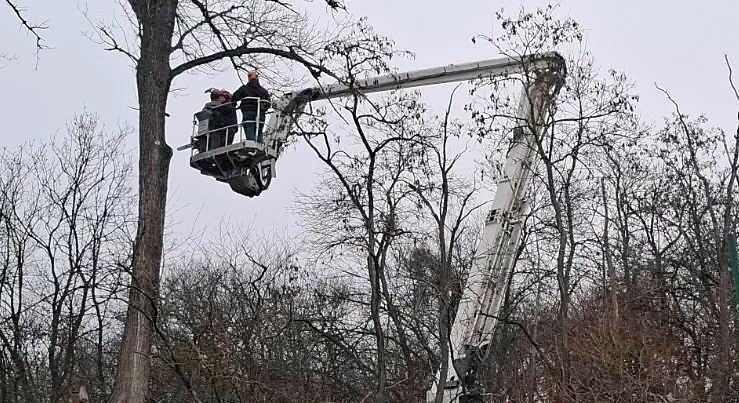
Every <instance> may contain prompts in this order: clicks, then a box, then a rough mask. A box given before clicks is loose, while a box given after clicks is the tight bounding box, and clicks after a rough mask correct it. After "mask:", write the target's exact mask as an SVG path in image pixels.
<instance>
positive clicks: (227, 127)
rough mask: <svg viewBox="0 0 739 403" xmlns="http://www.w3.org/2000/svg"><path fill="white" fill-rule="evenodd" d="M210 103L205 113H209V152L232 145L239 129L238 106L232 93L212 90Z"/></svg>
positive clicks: (206, 105) (205, 108)
mask: <svg viewBox="0 0 739 403" xmlns="http://www.w3.org/2000/svg"><path fill="white" fill-rule="evenodd" d="M208 92H210V102H208V103H207V104H205V106H204V107H203V111H207V112H209V122H208V132H209V139H208V150H212V149H214V148H218V147H223V146H225V145H229V144H231V142H232V141H233V138H234V134H235V133H236V129H237V117H236V104H235V103H234V102H233V101H232V100H231V93H229V92H228V91H226V90H221V89H216V88H211V89H210V90H208Z"/></svg>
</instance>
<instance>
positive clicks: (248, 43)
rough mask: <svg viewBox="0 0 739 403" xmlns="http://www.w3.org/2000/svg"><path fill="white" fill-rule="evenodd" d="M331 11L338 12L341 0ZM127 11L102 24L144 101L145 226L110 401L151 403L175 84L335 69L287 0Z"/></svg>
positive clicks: (174, 1) (142, 4) (162, 1)
mask: <svg viewBox="0 0 739 403" xmlns="http://www.w3.org/2000/svg"><path fill="white" fill-rule="evenodd" d="M327 4H328V5H329V6H330V7H332V8H337V7H340V4H339V3H337V2H334V1H331V2H328V3H327ZM122 7H123V10H124V13H125V15H126V16H127V17H128V20H129V21H130V26H129V27H115V26H114V27H111V26H106V25H104V24H100V25H99V26H98V28H99V33H100V38H101V40H102V41H103V42H105V43H106V45H107V48H108V49H110V50H113V51H118V52H120V53H122V54H124V55H126V56H127V57H128V58H130V59H131V61H132V62H133V63H134V65H135V68H136V83H137V89H138V99H139V122H138V129H139V172H138V173H139V209H138V220H139V221H138V230H137V234H136V241H135V245H134V248H133V271H132V283H131V288H130V295H129V310H128V315H127V320H126V330H125V334H124V338H123V346H122V349H121V360H120V363H119V367H118V378H117V381H116V388H115V392H114V396H113V399H112V401H113V402H143V401H144V399H145V398H146V396H147V393H148V387H147V385H148V383H147V382H148V381H147V380H148V378H149V374H150V352H151V345H152V342H153V337H154V326H153V323H154V322H155V321H156V316H157V314H156V307H157V299H158V291H159V282H160V273H159V270H160V263H161V257H162V236H163V229H164V210H165V206H166V194H167V179H168V173H169V161H170V158H171V156H172V149H171V147H170V146H169V145H167V142H166V137H165V116H166V105H167V99H168V95H169V91H170V89H171V85H172V82H173V80H174V79H175V78H177V77H179V76H181V75H182V74H183V73H186V72H188V71H191V70H193V69H199V68H205V67H214V66H216V67H217V66H218V63H219V62H220V61H223V60H226V61H228V60H230V61H231V63H232V64H233V65H234V66H236V67H237V68H242V67H241V66H258V65H271V64H273V63H274V62H276V61H278V60H284V61H289V62H292V64H297V65H301V66H304V67H305V68H307V70H308V71H309V72H310V73H311V74H312V75H315V76H317V75H318V74H320V73H321V72H326V73H328V70H327V69H325V68H324V67H323V60H322V59H321V52H320V50H321V49H322V46H321V45H322V43H321V40H322V39H323V38H321V35H316V32H315V31H314V30H313V29H312V27H310V26H309V24H308V22H307V19H306V17H304V16H303V15H301V14H300V13H298V12H297V11H295V10H294V9H293V8H291V6H290V4H289V3H288V2H281V1H280V2H278V1H268V0H265V1H249V2H233V1H226V0H218V1H209V2H205V1H200V0H157V1H149V0H147V1H139V0H130V1H128V2H126V4H122ZM131 30H132V31H133V34H134V35H135V44H134V45H132V46H131V47H129V46H127V43H128V42H127V40H126V36H125V35H124V34H125V33H126V32H129V31H131ZM265 57H266V58H267V59H266V60H265Z"/></svg>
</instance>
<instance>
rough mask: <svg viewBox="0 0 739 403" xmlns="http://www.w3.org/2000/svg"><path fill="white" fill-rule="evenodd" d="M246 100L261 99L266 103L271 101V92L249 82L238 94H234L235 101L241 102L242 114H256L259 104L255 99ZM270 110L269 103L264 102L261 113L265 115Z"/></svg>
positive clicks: (237, 91)
mask: <svg viewBox="0 0 739 403" xmlns="http://www.w3.org/2000/svg"><path fill="white" fill-rule="evenodd" d="M244 98H259V99H261V100H264V101H269V92H267V90H265V89H264V87H262V86H261V85H259V84H258V83H255V82H252V81H249V82H248V83H246V84H245V85H242V86H241V87H240V88H239V89H238V90H236V92H234V94H233V101H234V102H238V101H241V105H239V109H241V112H243V113H256V112H257V102H256V100H254V99H244ZM268 108H269V103H268V102H262V105H261V112H262V113H264V112H265V111H266V110H267V109H268Z"/></svg>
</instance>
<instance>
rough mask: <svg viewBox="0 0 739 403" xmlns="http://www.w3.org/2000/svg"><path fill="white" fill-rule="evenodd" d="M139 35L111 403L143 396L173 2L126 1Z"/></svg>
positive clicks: (163, 174)
mask: <svg viewBox="0 0 739 403" xmlns="http://www.w3.org/2000/svg"><path fill="white" fill-rule="evenodd" d="M131 3H132V6H133V8H134V12H135V13H136V16H137V18H138V20H139V23H140V25H141V29H142V36H141V56H140V58H139V61H138V64H137V66H136V83H137V86H138V97H139V108H140V109H139V211H138V213H139V217H138V229H137V232H136V241H135V244H134V250H133V263H132V278H131V288H130V289H129V300H128V312H127V316H128V317H127V319H126V327H125V331H124V336H123V345H122V347H121V355H120V363H119V365H118V374H117V378H116V385H115V389H114V391H113V396H112V398H111V401H112V402H115V403H124V402H125V403H143V402H144V401H145V399H146V397H147V395H148V382H149V372H150V369H151V360H150V354H151V345H152V343H153V341H154V337H155V333H154V321H155V320H156V310H157V301H158V293H159V270H160V266H161V259H162V237H163V235H164V211H165V205H166V196H167V177H168V174H169V161H170V158H171V157H172V149H171V148H170V147H169V146H168V145H167V143H166V142H165V138H164V118H165V115H164V113H165V108H166V104H167V95H168V93H169V86H170V81H171V80H170V67H169V53H170V42H171V38H172V32H173V27H174V17H175V11H176V5H177V2H176V1H175V0H162V1H148V2H146V4H138V3H137V2H134V1H132V2H131Z"/></svg>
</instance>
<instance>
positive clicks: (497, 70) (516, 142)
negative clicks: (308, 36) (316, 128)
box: [267, 53, 566, 403]
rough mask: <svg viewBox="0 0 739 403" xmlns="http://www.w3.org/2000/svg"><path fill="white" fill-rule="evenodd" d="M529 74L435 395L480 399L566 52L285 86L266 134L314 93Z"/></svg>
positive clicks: (280, 130) (276, 140)
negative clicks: (481, 374)
mask: <svg viewBox="0 0 739 403" xmlns="http://www.w3.org/2000/svg"><path fill="white" fill-rule="evenodd" d="M520 73H523V74H525V75H526V76H527V80H526V82H527V85H525V86H524V90H523V93H522V95H521V101H520V106H519V110H518V116H517V118H518V120H519V123H518V125H517V126H518V128H517V129H516V130H514V136H513V140H512V142H511V147H510V149H509V151H508V154H507V156H506V161H505V164H504V166H503V171H502V176H501V177H500V178H499V179H498V183H497V191H496V193H495V198H494V200H493V205H492V209H491V211H490V214H489V215H488V217H487V220H486V222H485V228H484V230H483V236H482V239H481V240H480V244H479V247H478V252H477V255H476V256H475V259H474V262H473V265H472V267H471V269H470V273H469V277H468V280H467V286H466V288H465V290H464V292H463V295H462V299H461V301H460V304H459V307H458V309H457V315H456V319H455V322H454V324H453V325H452V329H451V335H450V339H451V346H450V347H451V348H450V350H451V352H452V353H453V355H451V354H450V356H449V357H448V360H449V366H448V367H449V369H450V374H451V376H450V381H449V382H446V383H445V384H443V385H440V382H439V376H437V377H436V381H435V382H434V385H433V386H432V388H431V389H430V390H429V392H428V395H427V400H428V401H429V402H433V401H434V399H435V396H436V391H437V389H438V388H439V387H440V386H441V387H442V388H443V389H444V391H443V396H444V397H443V402H444V403H449V402H459V403H478V402H480V403H481V402H482V401H483V400H482V391H481V390H480V389H479V388H478V387H477V386H476V382H475V375H476V371H477V369H478V367H479V364H480V363H481V360H482V358H483V356H484V354H485V352H486V351H487V347H488V345H489V344H490V341H491V337H492V334H493V330H494V328H495V325H496V324H497V316H498V314H499V312H500V309H501V305H502V301H503V296H504V294H505V289H506V285H507V280H508V277H509V276H510V272H511V270H512V269H513V263H514V257H515V253H516V250H517V248H518V246H519V242H520V233H521V225H522V214H523V210H524V200H523V197H524V194H525V192H526V188H527V186H528V178H529V174H530V168H531V167H532V166H533V165H534V164H535V163H536V153H535V151H534V141H535V139H536V138H537V137H538V136H539V135H540V130H541V127H542V125H543V122H544V121H545V118H546V111H547V110H548V108H547V106H548V105H549V104H550V102H551V101H552V100H553V99H554V97H556V95H557V92H558V91H559V88H560V87H561V85H562V83H563V81H564V77H565V74H566V70H565V63H564V59H563V58H562V57H561V56H560V55H559V54H557V53H546V54H541V55H531V56H526V57H523V58H521V59H512V58H501V59H493V60H485V61H480V62H475V63H466V64H456V65H455V64H451V65H448V66H443V67H436V68H430V69H424V70H417V71H412V72H407V73H399V74H388V75H385V76H380V77H376V78H370V79H366V80H357V81H356V82H355V83H354V85H353V86H351V87H350V86H347V85H344V84H340V83H337V84H332V85H328V86H325V87H319V88H310V89H306V90H303V91H300V92H298V93H296V94H287V95H286V96H284V97H283V98H281V99H280V101H278V102H277V105H276V106H275V115H274V116H273V117H272V119H271V120H270V122H269V126H268V130H267V133H268V137H267V141H268V142H269V143H271V147H273V149H275V150H277V153H279V148H280V145H281V144H282V143H284V142H285V140H286V139H287V137H288V135H289V134H290V130H291V128H292V124H293V123H294V121H295V119H296V118H297V117H298V116H299V114H300V113H301V112H302V111H303V108H304V107H305V105H306V104H307V103H308V102H310V101H317V100H322V99H330V98H338V97H344V96H350V95H352V94H355V93H360V94H368V93H373V92H380V91H389V90H396V89H403V88H412V87H419V86H425V85H434V84H441V83H449V82H456V81H467V80H473V79H476V78H484V77H492V76H502V75H506V74H520Z"/></svg>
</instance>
